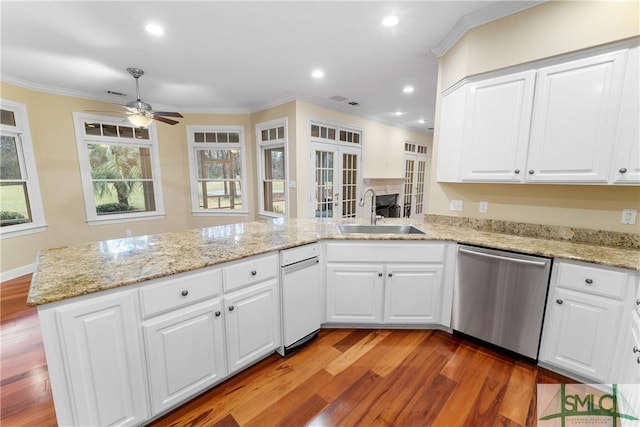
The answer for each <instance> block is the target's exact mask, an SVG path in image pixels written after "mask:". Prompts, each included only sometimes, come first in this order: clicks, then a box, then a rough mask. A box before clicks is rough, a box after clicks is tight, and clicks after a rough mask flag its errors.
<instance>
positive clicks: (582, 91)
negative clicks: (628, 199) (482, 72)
mask: <svg viewBox="0 0 640 427" xmlns="http://www.w3.org/2000/svg"><path fill="white" fill-rule="evenodd" d="M612 49H613V48H612ZM639 49H640V48H638V47H633V48H631V49H628V48H625V47H624V46H620V45H618V50H615V51H610V52H607V53H599V54H592V55H591V56H585V55H584V54H583V55H582V56H581V57H580V59H575V58H576V56H573V58H574V59H572V60H571V61H567V60H565V62H562V63H558V62H559V61H560V60H561V59H557V60H555V59H547V60H544V61H541V62H543V64H541V65H539V66H538V67H536V66H535V65H531V69H529V70H527V71H521V72H517V73H512V74H506V75H504V74H503V75H501V76H497V77H491V78H484V79H480V78H479V77H472V78H469V79H468V80H466V81H463V82H461V83H459V84H458V85H456V86H455V87H453V88H451V89H448V90H447V92H446V93H445V94H443V96H442V103H441V110H440V128H439V130H440V132H439V140H438V145H437V147H436V149H437V151H438V164H437V168H438V169H437V179H438V181H439V182H512V183H559V184H571V183H574V184H636V185H637V184H640V132H639V126H640V124H639V123H640V108H639V106H638V104H639V102H640V101H639V99H640V89H639V83H638V82H639V81H640V73H639V68H640V67H639V66H638V62H639V59H638V56H639V53H638V50H639ZM600 52H602V51H600ZM551 61H553V65H549V64H550V62H551ZM542 65H546V66H544V67H543V66H542ZM520 69H522V67H520ZM503 73H504V72H503Z"/></svg>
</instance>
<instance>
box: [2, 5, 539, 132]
mask: <svg viewBox="0 0 640 427" xmlns="http://www.w3.org/2000/svg"><path fill="white" fill-rule="evenodd" d="M534 3H535V2H525V1H522V2H518V1H501V2H500V1H410V2H384V1H374V2H368V1H315V2H310V1H284V2H275V1H254V2H250V1H193V2H190V1H153V2H151V1H126V2H124V1H59V2H58V1H44V2H38V1H7V0H3V1H2V2H1V3H0V15H1V45H0V48H1V50H0V52H1V72H2V74H1V78H2V80H4V81H6V82H9V83H14V84H18V85H21V86H23V87H27V88H32V89H36V90H42V91H46V92H53V93H63V94H69V95H74V96H81V97H86V98H91V99H100V100H107V101H110V102H114V103H120V104H124V103H126V102H127V101H129V100H132V99H135V83H134V80H133V78H132V77H131V76H130V75H129V74H128V73H127V71H126V68H127V67H138V68H142V69H143V70H144V71H145V75H144V76H143V77H142V78H140V91H141V98H142V100H143V101H146V102H148V103H150V104H152V106H153V107H154V109H156V110H160V109H162V110H174V111H180V112H182V113H196V112H203V113H228V112H238V113H249V112H252V111H257V110H259V109H263V108H266V107H269V106H273V105H277V104H278V103H282V102H285V101H288V100H292V99H298V100H304V101H309V102H312V103H315V104H319V105H323V106H327V107H329V108H333V109H336V110H340V111H348V112H350V113H353V114H356V115H359V116H363V117H368V118H371V119H374V120H378V121H382V122H385V123H390V124H393V125H396V126H399V127H403V128H407V129H411V130H414V131H418V132H421V133H430V129H431V128H433V120H434V112H435V94H436V79H437V63H438V57H437V55H436V54H434V53H433V51H432V49H434V48H436V51H439V52H441V51H442V50H443V49H446V47H447V45H448V44H451V43H452V42H453V41H455V40H456V38H457V37H459V36H460V35H461V34H463V33H464V31H465V30H466V28H467V27H470V26H471V27H472V26H474V25H477V24H481V23H484V22H488V21H490V20H493V19H496V18H499V17H501V16H505V15H507V14H510V13H514V12H516V11H517V10H522V9H525V8H527V7H530V6H531V5H533V4H534ZM388 15H395V16H397V18H398V20H399V22H398V24H397V25H396V26H393V27H384V26H382V25H381V22H382V19H383V18H384V17H386V16H388ZM148 23H157V24H159V25H161V26H163V27H164V29H165V34H164V35H162V36H154V35H152V34H149V33H148V32H146V31H145V29H144V26H145V25H146V24H148ZM315 69H321V70H323V71H324V77H323V78H321V79H314V78H312V77H311V73H312V71H313V70H315ZM407 85H410V86H412V87H413V88H414V92H413V93H404V92H403V88H404V87H405V86H407ZM107 91H115V92H121V93H125V94H126V96H117V95H109V94H108V93H107ZM335 96H339V97H342V98H344V99H343V100H341V101H335V100H332V99H330V98H332V97H335ZM349 102H357V103H358V105H356V106H352V105H350V104H349ZM395 112H402V113H403V114H401V115H394V113H395ZM421 119H422V120H423V121H424V123H419V120H421Z"/></svg>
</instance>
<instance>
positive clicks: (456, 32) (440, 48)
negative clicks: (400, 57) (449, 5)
mask: <svg viewBox="0 0 640 427" xmlns="http://www.w3.org/2000/svg"><path fill="white" fill-rule="evenodd" d="M546 1H547V0H539V1H501V2H499V3H496V4H494V5H491V6H489V7H486V8H483V9H480V10H477V11H475V12H472V13H469V14H467V15H464V16H463V17H462V18H460V19H459V20H458V22H456V24H455V25H454V26H453V28H451V31H449V33H448V34H447V35H446V36H445V37H444V38H443V39H442V40H441V41H440V43H438V45H437V46H435V47H433V48H431V51H432V52H433V53H434V54H435V55H436V56H437V57H438V58H440V57H442V56H443V55H444V54H445V53H447V52H448V51H449V49H451V47H452V46H453V45H454V44H455V43H456V42H457V41H458V40H460V38H461V37H462V36H463V35H465V33H466V32H467V31H469V30H470V29H472V28H475V27H479V26H480V25H484V24H488V23H489V22H492V21H495V20H498V19H501V18H504V17H507V16H510V15H514V14H516V13H518V12H522V11H523V10H526V9H529V8H532V7H535V6H538V5H540V4H542V3H545V2H546Z"/></svg>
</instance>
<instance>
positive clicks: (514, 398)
mask: <svg viewBox="0 0 640 427" xmlns="http://www.w3.org/2000/svg"><path fill="white" fill-rule="evenodd" d="M535 371H536V369H535V366H534V365H532V364H528V363H526V364H525V363H522V362H517V363H516V365H515V366H514V368H513V371H512V372H511V377H510V378H509V383H508V384H507V391H506V392H505V395H504V397H503V399H502V404H501V405H500V411H499V414H500V415H501V416H503V417H505V418H508V419H510V420H512V421H513V422H514V423H517V424H519V425H525V423H526V422H527V416H528V415H529V407H528V405H523V402H527V401H528V400H529V399H530V397H531V395H532V394H535V392H536V390H534V389H535V377H536V372H535Z"/></svg>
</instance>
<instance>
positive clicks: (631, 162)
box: [610, 48, 640, 184]
mask: <svg viewBox="0 0 640 427" xmlns="http://www.w3.org/2000/svg"><path fill="white" fill-rule="evenodd" d="M639 128H640V48H635V49H631V50H630V51H629V58H628V59H627V71H626V73H625V76H624V90H623V93H622V103H621V104H620V116H619V122H618V127H617V133H616V143H615V151H614V153H613V161H612V162H611V177H610V180H611V181H612V182H614V183H616V184H640V131H639Z"/></svg>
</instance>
